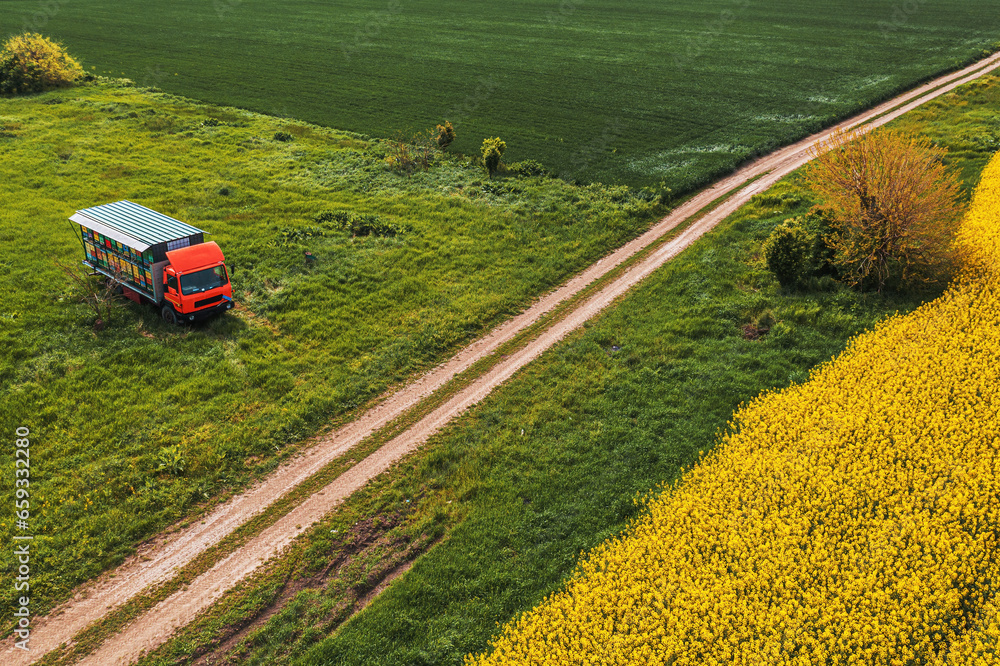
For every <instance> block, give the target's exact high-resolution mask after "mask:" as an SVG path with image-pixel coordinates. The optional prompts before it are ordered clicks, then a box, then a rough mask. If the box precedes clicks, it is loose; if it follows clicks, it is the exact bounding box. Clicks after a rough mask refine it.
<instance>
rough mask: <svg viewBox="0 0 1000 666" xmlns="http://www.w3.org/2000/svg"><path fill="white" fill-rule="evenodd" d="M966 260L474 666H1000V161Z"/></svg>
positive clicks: (731, 437)
mask: <svg viewBox="0 0 1000 666" xmlns="http://www.w3.org/2000/svg"><path fill="white" fill-rule="evenodd" d="M960 244H961V246H962V248H963V250H964V253H965V256H964V261H965V265H966V268H965V269H964V272H963V274H962V276H961V277H960V278H959V279H958V280H957V281H956V283H955V284H954V285H953V286H952V287H951V288H950V289H949V290H948V291H947V292H946V293H945V295H944V296H942V297H941V298H940V299H938V300H936V301H933V302H931V303H928V304H926V305H924V306H923V307H921V308H920V309H918V310H917V311H915V312H913V313H911V314H909V315H906V316H901V317H896V318H893V319H890V320H889V321H887V322H885V323H884V324H882V325H881V326H880V327H878V328H877V329H876V330H874V331H872V332H869V333H866V334H864V335H861V336H859V337H858V338H856V339H855V340H854V341H853V342H852V344H851V346H850V347H849V349H848V350H847V351H845V352H844V353H843V354H842V355H841V356H839V357H838V358H836V359H835V360H833V361H832V362H830V363H828V364H826V365H824V366H823V367H821V368H819V369H818V370H816V371H815V372H814V373H813V375H812V377H811V379H810V381H809V382H807V383H805V384H802V385H798V386H793V387H791V388H789V389H787V390H784V391H781V392H778V393H771V394H767V395H764V396H761V397H760V398H758V399H756V400H755V401H753V402H752V403H751V404H749V405H747V406H746V407H744V408H742V409H741V410H740V411H739V412H738V413H737V414H736V415H735V417H734V419H733V422H732V424H731V428H730V434H728V435H726V436H724V437H723V439H722V441H721V442H720V444H719V446H718V447H716V449H715V450H714V452H713V453H712V454H710V455H708V456H707V457H706V458H705V459H703V460H702V461H701V462H700V463H699V464H698V465H697V466H696V467H695V468H693V469H692V470H690V471H689V472H688V473H687V474H686V475H685V476H684V478H683V479H682V481H681V482H680V483H679V484H677V485H676V486H674V487H672V488H668V489H666V490H665V491H664V492H663V493H662V494H660V495H659V496H658V497H657V498H656V499H654V500H652V501H651V502H650V504H649V506H648V512H647V514H646V515H645V516H644V517H643V518H641V519H639V520H637V521H636V522H635V523H634V524H633V525H632V526H631V527H630V528H629V529H628V530H627V531H626V533H625V534H624V535H622V536H621V537H619V538H616V539H612V540H610V541H608V542H606V543H604V544H602V545H601V546H599V547H598V548H596V549H595V550H594V551H593V552H591V553H590V554H589V555H587V556H586V558H585V559H584V561H583V563H582V564H581V565H580V567H579V569H578V571H577V573H576V574H575V575H574V577H573V578H572V579H571V580H570V581H569V582H568V583H567V584H566V585H565V587H564V589H562V590H561V591H559V592H557V593H555V594H553V595H551V596H550V597H549V598H547V599H546V600H545V601H544V602H543V603H542V604H540V605H539V606H538V607H537V608H535V609H534V610H532V611H531V612H529V613H526V614H525V615H523V616H522V617H521V618H520V619H518V620H516V621H515V622H513V623H512V624H510V625H508V626H507V627H505V628H504V630H503V633H502V634H501V635H499V636H498V637H496V638H495V639H494V641H493V644H492V646H491V649H490V651H489V652H488V653H486V654H483V655H478V656H470V657H468V658H467V659H466V664H467V665H468V666H500V665H507V664H511V665H513V664H517V665H519V666H521V665H525V664H539V665H541V664H545V665H546V666H561V665H568V664H589V665H593V666H597V665H605V664H608V665H611V664H621V665H623V666H624V665H635V664H642V665H645V664H673V665H675V666H682V665H699V666H701V665H712V664H726V665H730V664H731V665H739V664H743V665H746V666H758V665H761V664H803V665H805V664H810V665H811V664H865V665H867V664H887V665H899V666H902V665H914V664H998V663H1000V596H998V595H1000V542H998V536H1000V156H998V157H997V158H995V159H994V160H993V161H992V163H991V164H990V166H989V167H988V168H987V170H986V172H985V173H984V176H983V180H982V182H981V184H980V186H979V189H978V190H977V194H976V197H975V200H974V202H973V205H972V208H971V209H970V211H969V213H968V214H967V216H966V219H965V221H964V222H963V226H962V230H961V233H960Z"/></svg>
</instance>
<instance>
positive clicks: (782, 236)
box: [764, 218, 813, 288]
mask: <svg viewBox="0 0 1000 666" xmlns="http://www.w3.org/2000/svg"><path fill="white" fill-rule="evenodd" d="M812 246H813V239H812V238H810V235H809V234H808V233H807V232H806V230H805V229H804V228H803V226H802V220H801V219H800V218H790V219H788V220H785V221H784V222H782V223H781V224H779V225H778V226H777V227H776V228H775V229H774V231H772V232H771V235H770V236H769V237H768V239H767V240H766V241H765V242H764V258H765V259H766V260H767V268H768V270H769V271H771V272H772V273H774V276H775V277H776V278H778V282H779V283H780V284H781V286H782V287H785V288H788V287H792V286H794V285H795V284H796V283H797V282H798V281H799V279H800V278H801V277H802V276H803V275H804V273H805V272H806V270H807V269H808V268H809V258H810V254H811V252H810V251H811V250H812Z"/></svg>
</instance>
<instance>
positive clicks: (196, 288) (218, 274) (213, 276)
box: [181, 266, 229, 296]
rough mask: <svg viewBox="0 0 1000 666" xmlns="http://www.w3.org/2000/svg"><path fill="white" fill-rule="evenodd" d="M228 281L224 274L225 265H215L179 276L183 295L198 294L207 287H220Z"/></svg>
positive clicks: (207, 288)
mask: <svg viewBox="0 0 1000 666" xmlns="http://www.w3.org/2000/svg"><path fill="white" fill-rule="evenodd" d="M228 282H229V278H228V277H227V276H226V267H225V266H215V267H213V268H206V269H204V270H200V271H197V272H195V273H187V274H185V275H182V276H181V293H182V294H184V295H185V296H190V295H191V294H200V293H201V292H203V291H208V290H209V289H215V288H216V287H221V286H222V285H224V284H227V283H228Z"/></svg>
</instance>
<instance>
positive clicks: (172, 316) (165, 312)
mask: <svg viewBox="0 0 1000 666" xmlns="http://www.w3.org/2000/svg"><path fill="white" fill-rule="evenodd" d="M160 316H161V317H163V321H165V322H167V323H168V324H173V325H174V326H176V325H177V324H178V320H177V313H176V312H175V311H174V309H173V308H172V307H170V306H169V305H164V306H163V309H162V310H160Z"/></svg>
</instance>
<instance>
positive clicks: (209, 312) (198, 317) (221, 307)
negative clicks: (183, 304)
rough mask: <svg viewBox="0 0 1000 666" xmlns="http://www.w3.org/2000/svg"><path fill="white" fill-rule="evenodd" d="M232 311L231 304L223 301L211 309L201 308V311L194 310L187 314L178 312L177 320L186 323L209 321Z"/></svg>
mask: <svg viewBox="0 0 1000 666" xmlns="http://www.w3.org/2000/svg"><path fill="white" fill-rule="evenodd" d="M232 309H233V302H232V301H226V300H224V301H222V302H221V303H218V304H216V305H213V306H211V307H208V308H203V309H201V310H195V311H194V312H191V313H188V314H181V313H180V312H178V313H177V318H178V319H180V320H182V321H188V322H195V321H205V320H206V319H211V318H212V317H214V316H216V315H220V314H222V313H223V312H225V311H226V310H232Z"/></svg>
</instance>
